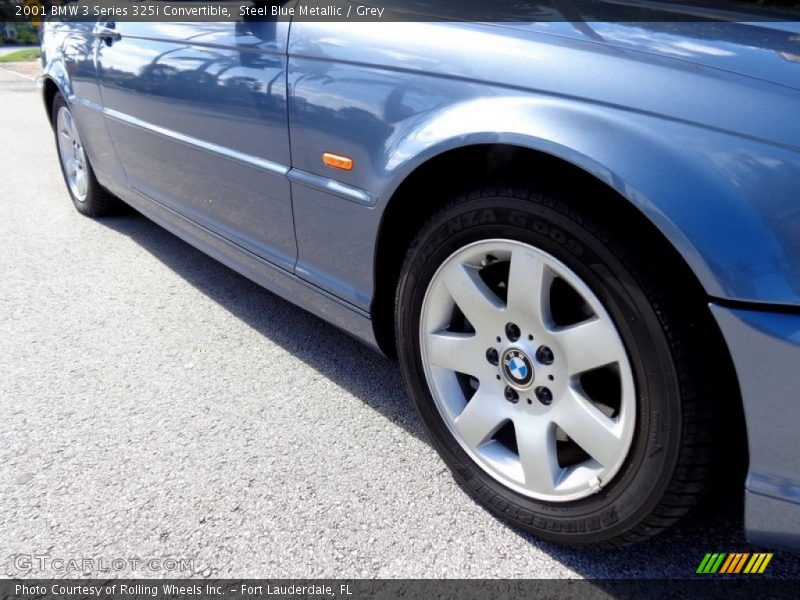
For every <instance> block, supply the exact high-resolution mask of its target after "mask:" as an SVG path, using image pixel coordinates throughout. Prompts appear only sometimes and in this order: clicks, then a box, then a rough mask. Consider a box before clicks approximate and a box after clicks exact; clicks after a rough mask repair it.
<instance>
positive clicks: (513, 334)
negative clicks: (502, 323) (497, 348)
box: [506, 323, 522, 342]
mask: <svg viewBox="0 0 800 600" xmlns="http://www.w3.org/2000/svg"><path fill="white" fill-rule="evenodd" d="M520 335H522V334H521V333H520V331H519V327H517V326H516V325H514V323H506V337H507V338H508V341H510V342H516V341H517V340H518V339H519V336H520Z"/></svg>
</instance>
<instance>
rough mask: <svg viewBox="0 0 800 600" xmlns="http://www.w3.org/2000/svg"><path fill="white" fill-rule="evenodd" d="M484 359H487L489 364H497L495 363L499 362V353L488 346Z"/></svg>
mask: <svg viewBox="0 0 800 600" xmlns="http://www.w3.org/2000/svg"><path fill="white" fill-rule="evenodd" d="M486 360H488V361H489V364H492V365H495V366H497V363H499V362H500V355H499V354H498V353H497V350H495V349H494V348H489V349H488V350H487V351H486Z"/></svg>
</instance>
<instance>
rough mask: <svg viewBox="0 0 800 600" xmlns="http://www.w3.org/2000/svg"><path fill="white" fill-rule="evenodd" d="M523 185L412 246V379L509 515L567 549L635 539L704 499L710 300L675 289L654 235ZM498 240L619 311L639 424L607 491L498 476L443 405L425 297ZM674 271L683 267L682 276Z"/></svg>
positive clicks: (406, 368) (448, 449)
mask: <svg viewBox="0 0 800 600" xmlns="http://www.w3.org/2000/svg"><path fill="white" fill-rule="evenodd" d="M590 212H591V211H590V210H580V209H578V210H576V208H575V205H574V204H572V203H567V202H564V201H561V200H559V199H558V198H556V197H553V196H549V195H542V194H538V193H533V192H531V191H529V190H526V189H519V188H502V187H495V188H482V189H477V190H473V191H471V192H469V193H467V194H463V195H461V196H459V197H457V198H455V199H453V200H452V201H451V202H450V203H448V204H447V205H446V206H445V207H444V209H443V210H441V211H440V212H438V213H437V214H436V215H435V216H434V217H433V218H431V219H430V221H429V222H428V223H427V224H426V225H425V227H424V228H423V230H422V231H421V233H420V234H419V236H418V237H417V239H416V240H415V241H414V242H413V244H412V246H411V248H410V250H409V252H408V254H407V257H406V260H405V263H404V266H403V268H402V273H401V277H400V281H399V285H398V289H397V297H396V309H395V319H396V322H395V325H396V331H397V346H398V355H399V358H400V362H401V365H402V370H403V375H404V380H405V385H406V388H407V391H408V393H409V395H410V397H411V398H412V400H413V402H414V404H415V407H416V409H417V411H418V413H419V415H420V417H421V419H422V421H423V423H424V425H425V427H426V429H427V431H428V433H429V434H430V438H431V440H432V442H433V445H434V446H435V448H436V449H437V450H438V452H439V453H440V454H441V456H442V458H443V459H444V461H445V462H446V463H447V465H448V466H449V468H450V469H451V471H452V472H453V474H454V476H455V478H456V480H457V481H458V483H459V484H461V486H462V487H463V488H464V489H465V490H466V491H467V492H468V493H469V494H471V495H472V496H473V497H474V498H475V499H476V500H477V501H478V502H479V503H480V504H482V505H483V506H485V507H486V508H487V509H489V510H490V511H491V512H492V513H494V514H495V515H497V516H498V517H501V518H502V519H504V520H506V521H508V522H510V523H512V524H514V525H516V526H518V527H520V528H521V529H524V530H526V531H529V532H531V533H533V534H535V535H537V536H539V537H542V538H545V539H548V540H551V541H554V542H557V543H562V544H566V545H570V546H581V547H592V548H603V547H616V546H624V545H628V544H631V543H635V542H638V541H640V540H642V539H644V538H646V537H648V536H651V535H653V534H655V533H657V532H659V531H661V530H663V529H664V528H666V527H668V526H669V525H671V524H672V523H673V522H675V521H676V520H677V519H679V518H680V517H681V516H683V515H684V514H685V513H686V512H687V511H688V510H689V509H690V508H691V507H692V506H693V505H694V504H695V503H696V502H697V501H698V500H699V498H700V497H701V495H702V493H703V492H704V489H705V487H706V483H707V480H708V478H709V474H710V463H711V462H712V455H713V444H714V443H713V439H714V434H713V427H714V419H713V418H712V417H713V410H712V408H711V407H712V403H711V401H710V398H709V397H708V395H709V393H710V392H709V391H708V389H709V387H708V386H707V383H708V381H707V378H708V372H707V371H706V370H705V369H704V364H705V362H704V360H703V347H704V339H703V338H707V337H708V333H707V326H706V324H705V321H704V319H705V317H704V316H703V315H701V314H699V313H698V311H697V307H698V306H700V307H702V298H690V297H689V293H688V292H689V291H690V290H692V289H694V288H691V287H686V286H680V285H675V279H670V277H671V275H670V274H672V273H674V272H675V269H674V268H673V266H672V265H669V264H666V259H665V258H664V256H665V255H664V253H661V252H648V251H645V250H644V248H647V247H648V246H650V247H651V246H652V244H651V243H650V242H651V240H643V239H638V236H640V234H637V233H636V232H632V231H630V228H624V227H619V226H614V225H613V222H612V221H611V220H610V219H608V218H605V217H603V216H602V215H601V214H597V213H596V212H595V214H590ZM493 238H504V239H510V240H516V241H520V242H525V243H527V244H530V245H532V246H534V247H536V248H539V249H541V250H544V251H545V252H548V253H550V254H551V255H552V256H554V257H555V258H557V259H558V260H560V261H561V262H562V263H564V264H566V265H567V266H568V267H569V268H571V269H572V270H573V271H574V272H575V273H577V274H578V275H579V276H580V277H581V278H582V279H583V281H584V282H585V283H586V284H587V285H588V286H589V288H591V289H592V291H593V292H594V293H595V294H596V295H597V296H598V297H599V299H600V300H601V301H602V303H603V305H604V306H605V308H606V310H607V311H608V313H609V314H610V315H611V317H612V319H613V321H614V323H615V325H616V327H617V329H618V331H619V334H620V336H621V338H622V340H623V343H624V345H625V347H626V349H627V352H628V355H629V357H630V362H631V367H632V369H633V374H634V381H635V384H636V413H637V418H636V426H635V432H634V436H633V441H632V443H631V446H630V449H629V451H628V454H627V457H626V459H625V462H624V463H623V465H622V467H621V468H620V470H619V471H618V472H617V474H616V475H615V476H614V477H613V479H612V480H611V481H610V482H609V483H608V485H607V486H606V487H604V488H603V489H602V490H600V491H599V492H597V493H595V494H593V495H590V496H588V497H584V498H581V499H579V500H574V501H568V502H546V501H539V500H535V499H532V498H531V497H529V496H526V495H522V494H520V493H518V492H517V491H514V490H512V489H511V488H509V487H506V486H505V485H503V484H501V483H500V482H499V481H498V480H496V479H495V478H494V477H492V476H490V475H489V474H487V472H486V471H484V470H483V469H482V468H481V467H480V466H479V465H478V464H477V463H476V462H474V461H473V460H472V459H471V458H470V457H469V456H468V455H467V453H466V452H465V451H464V450H463V448H462V446H461V445H459V443H458V442H457V440H456V439H455V437H454V436H453V435H452V434H451V432H450V430H449V429H448V427H447V426H446V424H445V422H444V420H443V419H442V417H441V415H440V413H439V411H438V409H437V408H436V405H435V402H434V400H433V397H432V394H431V391H430V389H429V387H428V383H427V380H426V376H425V371H424V367H423V364H422V357H421V352H420V339H419V338H420V334H419V327H420V315H421V310H422V303H423V298H424V295H425V293H426V290H427V287H428V284H429V283H430V281H431V279H432V277H433V276H434V273H435V272H436V270H437V269H438V268H439V266H440V265H441V264H442V263H443V261H445V259H446V258H447V257H449V256H450V255H451V254H453V252H455V251H456V250H458V249H459V248H462V247H464V246H466V245H467V244H470V243H473V242H476V241H479V240H485V239H493ZM676 276H677V275H676Z"/></svg>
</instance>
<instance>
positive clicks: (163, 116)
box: [43, 22, 800, 547]
mask: <svg viewBox="0 0 800 600" xmlns="http://www.w3.org/2000/svg"><path fill="white" fill-rule="evenodd" d="M93 26H94V24H72V25H71V26H67V25H53V24H51V25H50V26H49V28H48V31H47V33H46V35H45V37H44V40H43V62H44V67H45V70H44V76H45V78H46V79H47V80H48V81H50V82H52V84H54V85H56V86H57V87H58V89H59V90H60V91H61V92H62V94H63V95H64V96H65V97H66V98H67V100H68V102H69V103H70V105H71V107H72V109H73V111H74V112H75V116H76V120H77V122H78V125H79V128H80V130H81V137H82V138H83V139H84V141H85V144H86V148H87V152H88V154H89V157H90V160H91V161H92V163H93V165H94V167H95V171H96V174H97V177H98V179H99V180H100V182H101V183H102V184H103V185H105V186H106V187H108V188H109V189H110V190H111V191H113V192H114V193H115V194H117V195H119V196H120V197H121V198H123V199H124V200H125V201H126V202H129V203H130V204H132V205H134V206H135V207H136V208H137V209H139V210H141V211H142V212H143V213H145V214H146V215H148V216H149V217H151V218H153V219H154V220H155V221H157V222H159V223H160V224H162V225H163V226H165V227H166V228H168V229H170V230H171V231H173V232H175V233H177V234H178V235H180V236H181V237H183V238H184V239H186V240H187V241H188V242H189V243H192V244H194V245H195V246H197V247H199V248H201V249H202V250H203V251H205V252H207V253H209V254H211V255H212V256H214V257H215V258H217V259H219V260H221V261H222V262H224V263H225V264H227V265H229V266H231V267H232V268H234V269H236V270H238V271H240V272H241V273H243V274H244V275H246V276H247V277H250V278H251V279H253V280H255V281H257V282H258V283H260V284H262V285H264V286H265V287H267V288H269V289H271V290H272V291H275V292H276V293H279V294H281V295H283V296H285V297H288V298H290V299H291V300H292V301H294V302H296V303H298V304H300V305H301V306H304V307H305V308H307V309H309V310H311V311H312V312H314V313H315V314H317V315H320V316H322V317H323V318H325V319H327V320H329V321H331V322H332V323H334V324H336V325H337V326H339V327H341V328H343V329H345V330H347V331H350V332H351V333H353V334H354V335H356V336H357V337H359V338H360V339H362V340H364V341H365V342H366V343H368V344H370V345H372V346H374V347H377V342H376V336H375V332H374V329H373V326H372V324H371V322H370V311H371V310H372V309H373V308H374V307H373V300H374V298H375V291H376V290H375V272H376V269H380V268H381V265H378V264H376V261H375V257H376V247H377V244H378V240H379V238H380V236H381V234H382V233H383V232H385V231H386V229H387V228H391V227H393V225H394V224H393V223H391V222H384V219H383V216H384V215H385V214H386V211H387V207H389V206H390V205H391V206H392V207H394V203H395V202H402V201H403V200H402V198H399V197H398V196H397V195H396V194H395V192H396V191H397V190H398V189H399V187H400V186H401V184H402V183H403V182H404V181H406V180H407V178H408V177H409V176H411V175H412V174H413V173H415V172H417V170H418V169H419V168H420V167H421V166H423V165H425V164H426V163H427V162H428V161H429V160H431V159H433V158H435V157H437V156H441V155H442V154H443V153H445V152H448V151H451V150H454V149H459V148H466V147H469V146H473V145H476V144H504V145H510V146H516V147H520V148H525V149H530V150H535V151H538V152H542V153H546V154H548V155H552V156H554V157H557V158H559V159H562V160H564V161H566V162H569V163H571V164H573V165H575V166H576V167H579V168H580V169H582V170H584V171H586V172H587V173H590V174H591V175H593V176H595V177H596V178H597V179H599V180H601V181H602V182H604V183H605V184H607V185H608V186H609V187H610V188H612V189H614V190H616V191H617V192H618V193H619V194H620V195H621V196H622V197H623V198H625V199H626V200H627V201H628V202H630V203H631V204H632V205H633V206H634V207H636V209H637V210H639V211H640V212H641V213H642V214H643V215H645V216H646V217H647V218H648V219H650V220H651V221H652V222H653V223H654V224H655V226H656V227H658V228H659V229H660V231H661V232H662V233H663V234H664V235H665V237H666V238H667V239H668V240H669V241H670V242H671V243H672V244H673V246H674V247H675V248H676V249H677V251H678V252H679V253H680V254H681V255H682V256H683V258H684V259H685V261H686V263H687V264H688V265H689V267H690V268H691V269H692V271H693V272H694V274H695V275H696V276H697V278H698V280H699V281H700V282H701V284H702V285H703V287H704V288H705V291H706V292H707V294H708V296H709V297H710V298H711V301H712V308H711V310H712V313H713V315H714V317H715V318H716V319H717V322H718V323H719V325H720V328H721V330H722V332H723V335H724V337H725V339H726V341H727V343H728V345H729V348H730V351H731V355H732V357H733V361H734V364H735V367H736V370H737V375H738V378H739V383H740V387H741V390H742V395H743V402H744V409H745V414H746V419H747V428H748V442H749V447H750V472H749V477H748V482H747V489H748V492H747V494H748V495H747V523H746V525H747V528H748V531H749V532H750V533H751V534H752V535H753V536H754V539H757V540H759V541H762V542H766V543H771V542H778V541H779V542H781V543H787V544H793V545H795V546H798V547H800V542H798V540H800V531H794V533H793V534H792V536H791V537H787V535H785V531H787V528H785V527H784V533H783V534H782V535H778V534H779V533H780V529H781V528H780V526H779V525H780V521H781V518H782V517H781V515H786V516H789V515H796V514H798V511H800V508H798V507H799V506H800V493H798V492H797V490H798V489H800V471H798V469H797V465H798V464H800V454H799V453H798V445H797V444H796V442H795V439H796V435H795V434H796V431H797V430H798V428H800V411H799V410H798V407H797V405H796V403H797V395H796V393H795V390H796V389H797V388H798V387H800V375H798V370H797V368H796V365H797V364H800V338H799V337H798V336H800V333H798V332H800V316H795V315H791V314H784V313H783V312H781V313H778V312H771V311H773V307H775V308H776V309H777V308H780V309H782V310H784V311H785V310H787V307H794V308H789V309H788V310H789V311H790V312H791V311H792V310H797V311H800V119H798V117H797V115H798V114H800V110H799V109H800V61H795V60H793V59H792V57H793V56H797V57H800V26H798V25H797V24H789V23H781V24H772V25H768V24H758V25H756V24H750V25H748V24H741V23H713V24H707V23H683V24H680V23H614V24H610V23H535V24H525V23H513V24H511V23H510V24H503V25H500V24H487V23H457V24H455V23H384V24H369V25H365V24H344V23H313V22H294V23H292V24H291V25H290V24H288V23H271V24H270V23H263V22H261V23H258V22H253V23H251V22H241V23H219V24H210V23H197V24H188V23H180V24H167V23H159V24H141V23H117V24H116V25H115V27H116V31H118V32H119V33H120V34H121V39H120V40H116V41H114V40H109V39H106V40H102V39H98V38H96V37H94V36H93V35H92V34H91V31H92V27H93ZM323 152H335V153H337V154H342V155H345V156H349V157H352V158H353V160H354V163H355V168H354V169H353V170H351V171H339V170H334V169H331V168H330V167H327V166H326V165H324V164H323V162H322V160H321V156H322V153H323ZM431 200H432V201H433V200H434V199H431ZM598 201H601V200H600V199H598ZM401 208H402V207H401ZM731 302H733V303H736V302H748V303H758V304H759V305H760V306H761V308H760V309H759V310H758V311H753V310H738V309H731V308H725V307H723V306H722V304H725V305H726V306H727V305H729V304H730V303H731ZM776 523H777V524H776Z"/></svg>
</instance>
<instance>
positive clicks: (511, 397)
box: [505, 386, 519, 404]
mask: <svg viewBox="0 0 800 600" xmlns="http://www.w3.org/2000/svg"><path fill="white" fill-rule="evenodd" d="M505 395H506V400H508V401H509V402H511V403H512V404H516V403H517V402H519V394H518V393H517V391H516V390H515V389H514V388H512V387H510V386H506V392H505Z"/></svg>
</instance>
